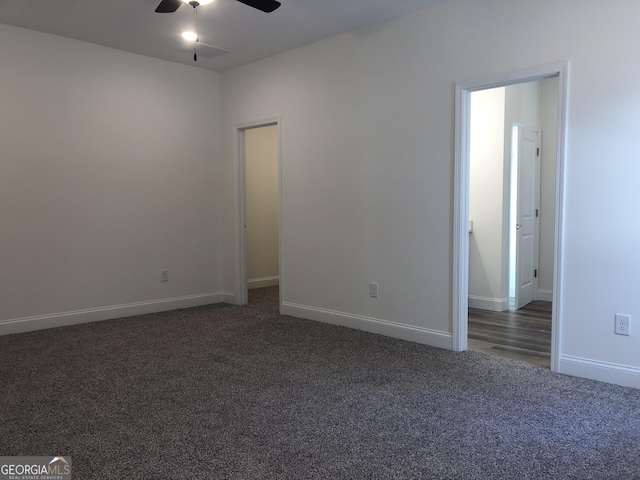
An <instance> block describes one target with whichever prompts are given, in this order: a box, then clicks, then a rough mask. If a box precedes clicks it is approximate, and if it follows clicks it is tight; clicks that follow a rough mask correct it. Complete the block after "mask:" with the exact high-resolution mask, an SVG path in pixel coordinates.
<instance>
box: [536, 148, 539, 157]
mask: <svg viewBox="0 0 640 480" xmlns="http://www.w3.org/2000/svg"><path fill="white" fill-rule="evenodd" d="M539 156H540V147H538V148H536V157H539Z"/></svg>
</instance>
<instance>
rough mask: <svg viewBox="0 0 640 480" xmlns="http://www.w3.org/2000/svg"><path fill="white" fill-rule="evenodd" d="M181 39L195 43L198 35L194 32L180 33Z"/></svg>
mask: <svg viewBox="0 0 640 480" xmlns="http://www.w3.org/2000/svg"><path fill="white" fill-rule="evenodd" d="M182 38H184V39H185V40H187V41H188V42H195V41H196V40H197V38H198V34H197V33H196V32H191V31H189V32H182Z"/></svg>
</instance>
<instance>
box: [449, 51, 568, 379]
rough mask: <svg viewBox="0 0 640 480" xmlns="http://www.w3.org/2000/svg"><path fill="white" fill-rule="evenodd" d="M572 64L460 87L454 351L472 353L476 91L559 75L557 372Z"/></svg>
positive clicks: (553, 360) (555, 264)
mask: <svg viewBox="0 0 640 480" xmlns="http://www.w3.org/2000/svg"><path fill="white" fill-rule="evenodd" d="M568 75H569V64H568V62H560V63H554V64H550V65H543V66H539V67H533V68H529V69H525V70H520V71H516V72H509V73H505V74H500V75H493V76H490V77H484V78H478V79H474V80H467V81H463V82H458V83H456V85H455V147H454V180H453V188H454V196H453V204H454V205H453V263H452V349H453V350H454V351H464V350H466V349H467V340H468V338H467V335H468V295H469V234H468V229H469V122H470V118H469V110H470V108H469V106H470V97H471V92H474V91H478V90H485V89H489V88H496V87H504V86H507V85H514V84H517V83H523V82H529V81H537V80H542V79H544V78H549V77H555V76H557V77H558V103H557V105H558V112H557V113H558V130H557V134H558V137H557V138H558V141H557V144H556V157H557V159H558V161H557V164H556V188H555V196H556V204H555V230H554V232H555V233H554V262H553V285H554V289H553V307H552V328H551V370H552V371H554V372H555V371H557V370H558V364H559V357H560V353H561V352H560V346H561V338H560V335H561V332H562V328H561V327H562V325H561V324H562V308H563V302H562V291H563V267H564V258H563V255H564V219H563V215H564V183H565V180H564V171H565V163H566V155H565V143H566V140H565V139H566V130H567V85H568Z"/></svg>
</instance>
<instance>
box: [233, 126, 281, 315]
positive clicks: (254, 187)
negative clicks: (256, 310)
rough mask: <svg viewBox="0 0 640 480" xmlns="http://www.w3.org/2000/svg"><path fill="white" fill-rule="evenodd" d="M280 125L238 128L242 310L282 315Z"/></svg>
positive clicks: (238, 296) (238, 301)
mask: <svg viewBox="0 0 640 480" xmlns="http://www.w3.org/2000/svg"><path fill="white" fill-rule="evenodd" d="M280 139H281V135H280V119H279V118H274V119H268V120H262V121H257V122H250V123H244V124H241V125H236V127H235V152H234V157H235V171H236V180H235V183H236V192H237V195H236V292H235V294H236V304H239V305H244V304H247V303H251V304H252V305H254V304H255V306H259V307H260V308H267V309H270V310H276V311H278V312H279V311H280V306H281V304H282V301H281V299H282V290H283V289H282V278H283V275H282V266H281V265H282V242H281V224H282V215H281V211H282V202H281V180H280V179H281V153H280V152H281V140H280Z"/></svg>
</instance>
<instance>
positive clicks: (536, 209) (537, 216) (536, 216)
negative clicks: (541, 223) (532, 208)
mask: <svg viewBox="0 0 640 480" xmlns="http://www.w3.org/2000/svg"><path fill="white" fill-rule="evenodd" d="M537 217H538V209H537V208H536V218H537Z"/></svg>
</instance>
